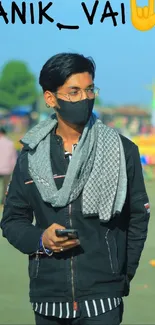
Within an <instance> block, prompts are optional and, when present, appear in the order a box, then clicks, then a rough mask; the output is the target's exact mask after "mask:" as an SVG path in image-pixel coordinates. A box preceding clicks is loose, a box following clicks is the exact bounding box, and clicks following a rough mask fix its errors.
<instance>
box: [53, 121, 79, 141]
mask: <svg viewBox="0 0 155 325" xmlns="http://www.w3.org/2000/svg"><path fill="white" fill-rule="evenodd" d="M83 129H84V127H83V126H82V127H79V126H76V125H71V124H69V123H65V122H64V121H62V120H61V119H58V126H57V129H56V134H57V135H60V136H61V137H62V138H63V140H65V141H66V142H72V143H77V142H78V140H79V137H80V136H81V134H82V132H83Z"/></svg>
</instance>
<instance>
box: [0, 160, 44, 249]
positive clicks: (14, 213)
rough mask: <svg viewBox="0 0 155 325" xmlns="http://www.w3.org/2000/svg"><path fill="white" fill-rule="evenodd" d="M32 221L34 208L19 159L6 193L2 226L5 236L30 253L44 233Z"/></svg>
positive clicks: (36, 247)
mask: <svg viewBox="0 0 155 325" xmlns="http://www.w3.org/2000/svg"><path fill="white" fill-rule="evenodd" d="M32 222H33V209H32V207H31V206H30V205H29V202H28V200H27V195H26V193H25V184H24V180H23V179H22V174H21V172H20V167H19V159H18V160H17V163H16V166H15V169H14V172H13V175H12V180H11V182H10V184H9V189H8V193H7V195H6V199H5V203H4V210H3V216H2V220H1V224H0V226H1V228H2V235H3V237H5V238H7V240H8V241H9V243H10V244H11V245H13V246H14V247H15V248H17V249H18V250H19V251H21V252H22V253H24V254H29V255H30V254H33V253H34V252H36V251H37V250H38V247H39V239H40V236H41V234H42V233H43V230H42V229H39V228H38V227H36V226H34V225H33V224H32Z"/></svg>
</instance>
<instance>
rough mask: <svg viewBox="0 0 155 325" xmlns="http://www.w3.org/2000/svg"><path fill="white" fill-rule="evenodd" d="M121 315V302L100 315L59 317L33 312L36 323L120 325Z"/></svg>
mask: <svg viewBox="0 0 155 325" xmlns="http://www.w3.org/2000/svg"><path fill="white" fill-rule="evenodd" d="M122 316H123V304H121V305H120V306H118V307H117V308H115V309H113V310H111V311H108V312H106V313H104V314H102V315H99V316H95V317H90V318H80V317H79V318H75V319H63V318H62V319H61V318H60V319H59V318H56V317H52V316H51V317H48V316H43V315H40V314H38V313H35V321H36V325H120V324H121V322H122Z"/></svg>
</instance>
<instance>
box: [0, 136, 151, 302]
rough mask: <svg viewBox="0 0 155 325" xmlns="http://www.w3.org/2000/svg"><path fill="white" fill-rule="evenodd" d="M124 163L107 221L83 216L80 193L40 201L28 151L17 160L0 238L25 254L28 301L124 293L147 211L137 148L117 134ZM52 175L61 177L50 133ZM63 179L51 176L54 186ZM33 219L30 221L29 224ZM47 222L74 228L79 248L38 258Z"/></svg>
mask: <svg viewBox="0 0 155 325" xmlns="http://www.w3.org/2000/svg"><path fill="white" fill-rule="evenodd" d="M121 139H122V143H123V147H124V151H125V158H126V166H127V176H128V189H127V197H126V202H125V204H124V207H123V210H122V213H121V215H117V216H116V217H115V218H113V219H112V220H111V221H109V222H108V223H101V222H100V220H99V218H98V217H87V218H84V217H83V215H82V211H81V196H80V197H79V198H78V199H77V200H76V201H74V202H73V203H72V204H70V205H69V206H66V207H64V208H53V207H52V206H51V205H50V204H47V203H45V202H43V200H42V199H41V196H40V193H39V192H38V190H37V188H36V185H35V183H33V182H29V181H31V180H32V179H31V177H30V175H29V172H28V159H27V156H28V150H29V147H28V146H25V147H24V148H23V150H22V152H21V154H20V156H19V158H18V161H17V164H16V167H15V170H14V173H13V177H12V181H11V184H10V187H9V191H8V194H7V196H6V201H5V206H4V213H3V218H2V221H1V228H2V231H3V236H4V237H6V238H7V240H8V241H9V242H10V243H11V244H12V245H13V246H14V247H16V248H17V249H18V250H20V251H21V252H22V253H24V254H28V255H29V276H30V300H31V302H43V301H48V302H50V301H51V302H52V301H54V302H56V301H61V302H63V301H64V302H65V301H80V300H83V299H97V298H103V297H121V296H124V295H128V293H129V282H130V280H131V279H132V278H133V276H134V274H135V272H136V269H137V267H138V264H139V259H140V256H141V252H142V250H143V246H144V243H145V240H146V237H147V228H148V221H149V216H150V214H149V210H148V208H147V207H145V204H147V203H148V196H147V193H146V189H145V185H144V180H143V175H142V168H141V162H140V157H139V152H138V148H137V146H136V145H135V144H134V143H133V142H131V141H130V140H128V139H127V138H125V137H123V136H121ZM50 154H51V164H52V170H53V174H57V175H65V174H66V171H67V161H66V160H65V159H64V153H63V145H62V139H61V138H60V137H59V136H56V135H55V134H51V152H50ZM62 183H63V178H57V179H56V185H57V187H58V189H59V188H60V187H61V186H62ZM33 218H35V220H36V221H35V224H34V223H33ZM53 223H58V224H60V225H62V226H65V227H67V228H68V227H72V228H76V229H78V232H79V238H80V243H81V245H80V247H76V248H74V249H72V250H69V251H66V252H62V253H59V254H58V253H57V254H53V255H52V256H51V257H48V256H46V255H44V256H42V255H40V256H38V255H36V254H34V255H31V254H33V253H35V252H36V251H37V249H38V245H39V239H40V236H41V234H42V232H43V231H44V230H45V229H46V228H47V227H49V226H50V225H51V224H53Z"/></svg>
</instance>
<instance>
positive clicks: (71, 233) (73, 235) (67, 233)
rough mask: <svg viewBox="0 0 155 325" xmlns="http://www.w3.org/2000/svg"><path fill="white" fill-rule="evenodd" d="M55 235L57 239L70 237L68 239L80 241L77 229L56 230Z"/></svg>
mask: <svg viewBox="0 0 155 325" xmlns="http://www.w3.org/2000/svg"><path fill="white" fill-rule="evenodd" d="M55 233H56V235H57V237H68V239H78V238H79V236H78V231H77V229H56V230H55Z"/></svg>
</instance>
